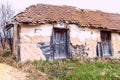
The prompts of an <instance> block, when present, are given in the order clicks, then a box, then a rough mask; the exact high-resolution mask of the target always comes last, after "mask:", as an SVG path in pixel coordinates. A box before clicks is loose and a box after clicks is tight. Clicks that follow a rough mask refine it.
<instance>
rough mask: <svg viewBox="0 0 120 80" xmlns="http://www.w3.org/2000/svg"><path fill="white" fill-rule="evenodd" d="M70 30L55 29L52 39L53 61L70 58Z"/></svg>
mask: <svg viewBox="0 0 120 80" xmlns="http://www.w3.org/2000/svg"><path fill="white" fill-rule="evenodd" d="M68 31H69V30H68V29H61V28H54V29H53V33H52V37H51V49H52V54H53V59H65V58H69V55H70V53H69V51H68V50H69V33H68Z"/></svg>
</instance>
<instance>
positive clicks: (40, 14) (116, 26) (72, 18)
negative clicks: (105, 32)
mask: <svg viewBox="0 0 120 80" xmlns="http://www.w3.org/2000/svg"><path fill="white" fill-rule="evenodd" d="M14 19H15V21H17V22H20V23H33V24H39V23H47V22H59V21H65V22H67V23H75V24H79V25H81V26H88V27H95V28H104V29H113V30H120V14H113V13H106V12H102V11H98V10H96V11H92V10H87V9H79V8H76V7H72V6H55V5H48V4H37V5H32V6H30V7H28V8H26V10H24V11H23V12H21V13H19V14H17V15H16V16H15V17H14Z"/></svg>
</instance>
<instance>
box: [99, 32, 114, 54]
mask: <svg viewBox="0 0 120 80" xmlns="http://www.w3.org/2000/svg"><path fill="white" fill-rule="evenodd" d="M101 49H102V56H110V55H111V54H112V48H111V32H110V31H101Z"/></svg>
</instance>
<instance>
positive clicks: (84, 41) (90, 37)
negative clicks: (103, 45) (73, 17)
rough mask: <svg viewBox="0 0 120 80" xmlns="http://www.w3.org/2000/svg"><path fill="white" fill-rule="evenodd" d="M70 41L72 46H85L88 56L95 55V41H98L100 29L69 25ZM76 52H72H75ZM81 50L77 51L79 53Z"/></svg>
mask: <svg viewBox="0 0 120 80" xmlns="http://www.w3.org/2000/svg"><path fill="white" fill-rule="evenodd" d="M69 27H70V41H71V43H72V45H73V46H77V45H79V46H85V50H84V51H85V52H87V53H88V57H96V56H97V54H96V46H97V42H100V30H98V29H90V28H80V27H78V26H76V25H69ZM75 53H76V52H74V54H75ZM79 53H81V52H78V53H77V54H79Z"/></svg>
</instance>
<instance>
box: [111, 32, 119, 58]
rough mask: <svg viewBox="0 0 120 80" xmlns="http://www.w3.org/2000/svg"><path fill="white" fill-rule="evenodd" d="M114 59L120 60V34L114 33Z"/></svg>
mask: <svg viewBox="0 0 120 80" xmlns="http://www.w3.org/2000/svg"><path fill="white" fill-rule="evenodd" d="M112 46H113V47H112V48H113V57H114V58H120V34H119V33H112Z"/></svg>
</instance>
